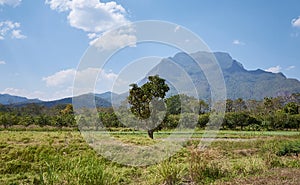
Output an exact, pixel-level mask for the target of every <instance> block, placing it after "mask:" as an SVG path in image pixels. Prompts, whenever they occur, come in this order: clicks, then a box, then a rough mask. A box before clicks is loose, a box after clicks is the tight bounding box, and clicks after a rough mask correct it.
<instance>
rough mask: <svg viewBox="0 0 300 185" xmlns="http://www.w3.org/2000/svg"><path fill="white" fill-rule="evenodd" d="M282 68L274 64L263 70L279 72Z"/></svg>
mask: <svg viewBox="0 0 300 185" xmlns="http://www.w3.org/2000/svg"><path fill="white" fill-rule="evenodd" d="M281 69H282V68H281V67H280V66H274V67H270V68H269V69H266V70H265V71H267V72H272V73H279V72H280V70H281Z"/></svg>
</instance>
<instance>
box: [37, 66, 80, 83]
mask: <svg viewBox="0 0 300 185" xmlns="http://www.w3.org/2000/svg"><path fill="white" fill-rule="evenodd" d="M75 74H76V70H75V69H67V70H62V71H59V72H56V73H55V74H53V75H51V76H47V77H44V78H43V79H42V80H43V81H45V82H46V85H47V86H48V87H55V86H61V85H66V84H67V85H70V84H71V83H72V82H73V80H74V77H75Z"/></svg>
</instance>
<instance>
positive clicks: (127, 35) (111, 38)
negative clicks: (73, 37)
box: [90, 28, 137, 50]
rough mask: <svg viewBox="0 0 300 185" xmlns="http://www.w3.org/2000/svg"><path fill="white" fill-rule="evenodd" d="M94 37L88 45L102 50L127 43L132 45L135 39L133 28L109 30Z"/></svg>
mask: <svg viewBox="0 0 300 185" xmlns="http://www.w3.org/2000/svg"><path fill="white" fill-rule="evenodd" d="M91 36H93V35H90V37H91ZM94 38H96V39H94V40H92V41H91V42H90V45H92V46H95V47H97V48H99V49H102V50H110V49H116V48H119V47H120V48H121V47H124V46H127V45H129V46H131V47H134V46H136V41H137V38H136V36H135V35H134V30H133V29H131V28H121V29H119V30H113V31H109V32H106V33H104V34H103V35H102V36H101V37H100V38H98V37H96V36H95V37H94Z"/></svg>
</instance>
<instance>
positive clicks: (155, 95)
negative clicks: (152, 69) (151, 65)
mask: <svg viewBox="0 0 300 185" xmlns="http://www.w3.org/2000/svg"><path fill="white" fill-rule="evenodd" d="M148 80H149V81H148V82H147V83H145V84H144V85H142V86H141V87H139V86H138V85H137V84H131V85H130V86H131V89H130V90H129V96H128V103H129V104H130V105H131V107H130V110H131V112H132V113H133V114H134V115H135V116H137V117H138V118H139V119H140V120H142V121H145V122H146V124H145V127H146V130H147V132H148V136H149V137H150V138H151V139H153V132H154V131H155V128H156V126H155V124H156V121H157V115H156V114H157V111H160V110H161V109H164V103H163V99H164V98H165V96H166V93H167V92H168V91H169V89H170V88H169V87H168V85H167V84H166V83H165V80H164V79H162V78H160V77H159V76H158V75H156V76H149V77H148ZM151 107H152V110H151ZM153 107H154V108H153ZM150 117H151V118H152V120H148V119H149V118H150Z"/></svg>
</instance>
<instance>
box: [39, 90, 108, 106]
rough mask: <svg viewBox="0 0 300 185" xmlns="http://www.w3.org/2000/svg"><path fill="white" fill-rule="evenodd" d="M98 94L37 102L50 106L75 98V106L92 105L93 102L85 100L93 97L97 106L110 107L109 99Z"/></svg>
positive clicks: (67, 102) (71, 100)
mask: <svg viewBox="0 0 300 185" xmlns="http://www.w3.org/2000/svg"><path fill="white" fill-rule="evenodd" d="M98 96H99V95H96V94H93V93H89V94H83V95H80V96H75V97H74V98H72V97H69V98H63V99H60V100H54V101H43V102H40V103H38V104H39V105H43V106H45V107H52V106H56V105H60V104H72V103H73V99H74V100H76V105H77V107H93V106H94V104H93V103H94V102H87V101H86V100H90V99H93V100H95V104H96V106H97V107H111V103H110V101H107V100H105V99H103V98H100V97H98Z"/></svg>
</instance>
